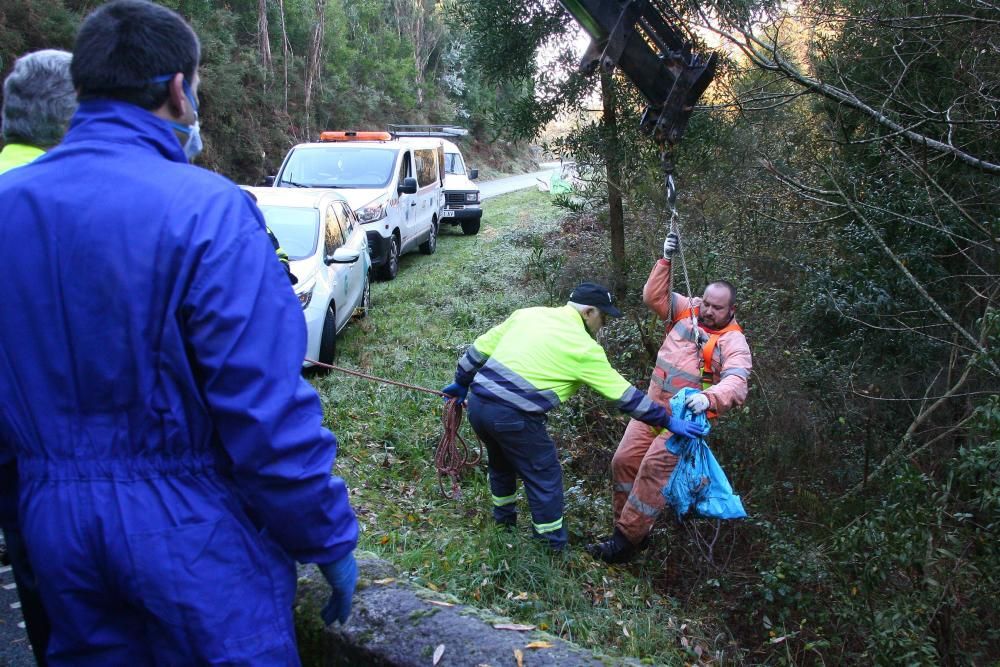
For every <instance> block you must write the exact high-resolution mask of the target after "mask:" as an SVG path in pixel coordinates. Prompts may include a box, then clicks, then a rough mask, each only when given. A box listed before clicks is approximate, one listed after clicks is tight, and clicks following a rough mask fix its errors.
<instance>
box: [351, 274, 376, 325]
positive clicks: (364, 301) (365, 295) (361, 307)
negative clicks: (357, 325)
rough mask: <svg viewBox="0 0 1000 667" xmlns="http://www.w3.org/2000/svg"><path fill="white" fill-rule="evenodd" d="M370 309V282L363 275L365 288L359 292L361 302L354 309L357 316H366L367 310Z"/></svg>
mask: <svg viewBox="0 0 1000 667" xmlns="http://www.w3.org/2000/svg"><path fill="white" fill-rule="evenodd" d="M371 309H372V283H371V281H370V280H368V276H365V289H364V291H363V292H362V293H361V303H360V304H358V308H357V310H356V311H355V313H356V314H357V316H358V317H368V311H369V310H371Z"/></svg>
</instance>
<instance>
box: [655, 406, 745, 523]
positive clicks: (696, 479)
mask: <svg viewBox="0 0 1000 667" xmlns="http://www.w3.org/2000/svg"><path fill="white" fill-rule="evenodd" d="M697 391H698V390H697V389H691V388H689V387H686V388H684V389H681V390H680V391H679V392H677V393H676V394H674V396H673V398H671V399H670V409H671V410H672V411H673V414H675V415H677V416H679V417H680V418H681V419H690V420H692V421H694V422H695V423H697V424H700V425H702V426H704V427H706V435H708V432H707V429H708V418H707V417H706V416H705V414H704V413H702V414H700V415H692V414H691V411H690V410H688V408H687V407H686V406H685V405H684V401H685V400H687V397H688V396H690V395H691V394H693V393H695V392H697ZM666 447H667V450H668V451H669V452H670V453H671V454H674V455H676V456H679V457H680V460H679V461H678V462H677V467H676V468H674V472H673V474H672V475H670V479H669V480H667V485H666V486H665V487H663V497H664V499H665V500H666V501H667V504H668V505H670V506H671V507H673V508H674V511H675V512H677V518H678V519H683V518H684V517H685V516H687V514H688V513H689V512H693V513H694V514H695V515H696V516H702V517H707V518H710V519H742V518H745V517H746V515H747V513H746V511H745V510H744V509H743V502H742V501H741V500H740V497H739V496H737V495H736V494H734V493H733V487H732V486H730V484H729V480H728V479H726V473H724V472H723V471H722V467H721V466H720V465H719V462H718V461H716V460H715V456H714V455H713V454H712V450H710V449H709V448H708V444H707V443H706V442H705V438H704V437H701V438H685V437H682V436H679V435H671V436H670V439H669V440H667V442H666Z"/></svg>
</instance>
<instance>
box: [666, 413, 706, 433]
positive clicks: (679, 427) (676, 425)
mask: <svg viewBox="0 0 1000 667" xmlns="http://www.w3.org/2000/svg"><path fill="white" fill-rule="evenodd" d="M667 430H669V431H670V432H671V433H673V434H674V435H679V436H682V437H684V438H700V437H701V436H703V435H705V433H707V432H708V431H707V429H706V428H705V427H703V426H699V425H698V424H695V423H694V422H693V421H688V420H687V419H680V418H678V417H671V418H670V421H669V422H667Z"/></svg>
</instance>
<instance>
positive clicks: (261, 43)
mask: <svg viewBox="0 0 1000 667" xmlns="http://www.w3.org/2000/svg"><path fill="white" fill-rule="evenodd" d="M257 48H258V50H259V52H260V64H261V65H263V66H264V69H265V70H266V71H267V74H268V75H270V74H271V35H270V33H269V32H268V26H267V0H258V2H257Z"/></svg>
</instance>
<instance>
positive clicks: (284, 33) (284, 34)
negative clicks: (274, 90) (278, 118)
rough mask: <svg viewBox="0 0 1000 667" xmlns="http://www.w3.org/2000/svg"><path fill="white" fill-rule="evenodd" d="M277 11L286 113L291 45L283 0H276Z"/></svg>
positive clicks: (286, 108)
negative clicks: (279, 18)
mask: <svg viewBox="0 0 1000 667" xmlns="http://www.w3.org/2000/svg"><path fill="white" fill-rule="evenodd" d="M278 13H279V14H280V16H281V53H282V58H281V61H282V64H283V65H284V68H285V115H286V116H287V115H288V59H289V58H291V56H292V45H291V44H289V43H288V29H287V27H286V26H285V0H278Z"/></svg>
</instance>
